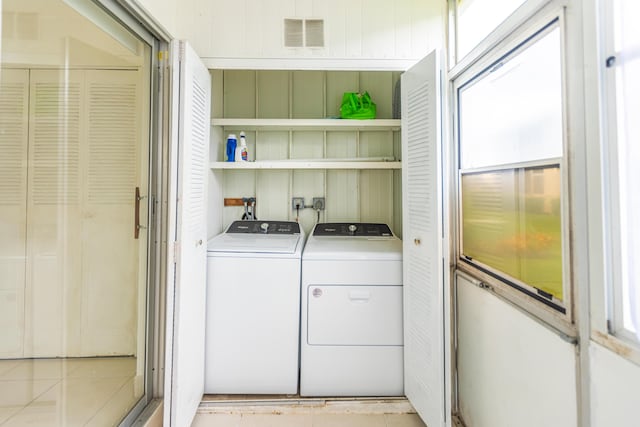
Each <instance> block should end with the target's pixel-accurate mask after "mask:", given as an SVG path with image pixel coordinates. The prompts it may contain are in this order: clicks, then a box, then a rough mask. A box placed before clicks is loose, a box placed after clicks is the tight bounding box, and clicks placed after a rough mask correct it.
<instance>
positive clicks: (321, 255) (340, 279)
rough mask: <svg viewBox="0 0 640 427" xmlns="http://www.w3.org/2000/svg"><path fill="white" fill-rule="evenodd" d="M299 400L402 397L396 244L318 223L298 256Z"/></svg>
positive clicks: (376, 230)
mask: <svg viewBox="0 0 640 427" xmlns="http://www.w3.org/2000/svg"><path fill="white" fill-rule="evenodd" d="M301 297H302V299H301V334H300V336H301V338H300V395H302V396H402V395H404V380H403V375H404V372H403V329H402V241H401V240H400V239H398V238H397V237H396V236H394V235H393V233H392V232H391V230H390V229H389V227H388V226H387V225H386V224H369V223H366V224H364V223H351V224H349V223H333V224H328V223H324V224H317V225H316V227H315V228H314V230H313V233H312V235H310V236H309V238H308V239H307V243H306V245H305V249H304V253H303V255H302V285H301Z"/></svg>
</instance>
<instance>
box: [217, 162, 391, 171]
mask: <svg viewBox="0 0 640 427" xmlns="http://www.w3.org/2000/svg"><path fill="white" fill-rule="evenodd" d="M209 166H210V168H211V169H401V168H402V163H401V162H398V161H373V162H370V161H334V160H329V161H299V160H264V161H256V162H212V163H211V164H210V165H209Z"/></svg>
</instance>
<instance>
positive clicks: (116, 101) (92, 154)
mask: <svg viewBox="0 0 640 427" xmlns="http://www.w3.org/2000/svg"><path fill="white" fill-rule="evenodd" d="M139 73H140V71H134V70H91V71H87V72H86V73H85V87H86V90H85V92H84V101H83V102H84V105H86V114H87V117H86V120H85V121H84V122H85V123H86V129H85V130H84V135H85V137H84V141H85V143H84V144H83V149H82V150H83V156H82V157H83V166H82V183H81V186H82V230H81V240H82V252H81V254H80V260H81V261H80V262H81V265H82V272H81V278H80V280H81V282H82V284H83V285H82V287H83V292H82V299H83V301H82V324H83V328H82V337H81V338H82V349H81V352H82V354H83V355H130V354H135V351H136V339H137V318H138V313H137V307H138V305H137V301H138V292H139V286H138V281H139V280H140V282H141V283H142V284H144V283H146V277H145V275H144V271H145V267H146V266H145V264H144V263H139V259H140V258H141V257H142V259H146V258H145V257H144V255H145V254H146V250H145V249H146V242H147V239H146V237H147V234H146V231H145V229H141V230H139V236H138V239H136V237H135V223H134V220H135V208H136V203H135V202H136V201H135V194H136V193H135V191H136V187H141V191H140V194H141V195H146V194H147V189H146V188H147V186H146V179H144V176H145V174H144V173H143V171H142V170H141V169H143V168H142V161H141V159H140V157H141V156H140V152H141V150H142V148H143V147H142V145H143V144H144V142H143V141H142V135H141V129H142V123H141V117H140V113H139V111H140V98H141V96H140V93H139V92H140V88H139V86H140V85H139V84H138V83H137V82H138V81H140V77H139ZM144 145H145V146H146V144H144ZM147 202H148V198H144V199H143V200H140V205H141V207H140V208H139V211H140V212H139V216H140V218H142V220H141V222H142V224H146V220H145V218H146V206H147ZM139 269H141V270H142V273H143V274H141V275H140V277H139V274H138V271H139ZM143 289H144V286H143ZM140 298H143V299H144V292H143V291H142V292H140Z"/></svg>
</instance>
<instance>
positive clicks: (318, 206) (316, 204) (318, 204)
mask: <svg viewBox="0 0 640 427" xmlns="http://www.w3.org/2000/svg"><path fill="white" fill-rule="evenodd" d="M313 209H314V210H317V211H323V210H324V197H314V198H313Z"/></svg>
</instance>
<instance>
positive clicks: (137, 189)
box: [133, 187, 147, 239]
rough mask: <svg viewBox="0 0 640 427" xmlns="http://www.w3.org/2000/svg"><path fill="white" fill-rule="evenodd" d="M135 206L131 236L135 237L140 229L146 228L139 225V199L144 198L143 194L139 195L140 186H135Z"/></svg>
mask: <svg viewBox="0 0 640 427" xmlns="http://www.w3.org/2000/svg"><path fill="white" fill-rule="evenodd" d="M135 197H136V206H135V207H134V210H135V226H134V229H133V238H134V239H137V238H138V236H139V235H140V229H141V228H142V229H146V228H147V227H145V226H144V225H140V200H142V199H144V197H145V196H141V195H140V187H136V196H135Z"/></svg>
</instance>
